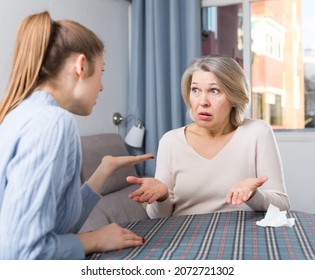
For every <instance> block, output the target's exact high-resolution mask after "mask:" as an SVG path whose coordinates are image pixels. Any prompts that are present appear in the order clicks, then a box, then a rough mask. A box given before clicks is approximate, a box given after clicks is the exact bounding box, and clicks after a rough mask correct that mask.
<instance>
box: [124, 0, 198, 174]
mask: <svg viewBox="0 0 315 280" xmlns="http://www.w3.org/2000/svg"><path fill="white" fill-rule="evenodd" d="M131 6H132V7H131V10H132V12H131V60H130V75H129V77H130V80H129V96H128V114H134V115H137V116H138V117H139V118H140V119H141V120H142V122H143V123H144V126H145V128H146V131H145V139H144V145H143V150H141V151H139V150H137V151H133V153H143V152H145V153H153V154H155V155H156V152H157V148H158V141H159V139H160V137H161V136H162V135H163V134H164V133H165V132H167V131H168V130H171V129H174V128H178V127H181V126H183V125H185V124H187V122H189V121H190V120H189V118H188V116H187V110H186V107H185V104H184V102H183V100H182V97H181V90H180V83H181V76H182V74H183V72H184V71H185V69H186V67H187V65H188V63H189V61H190V60H191V59H192V58H194V57H198V56H200V55H201V22H200V21H201V19H200V14H201V7H200V0H132V1H131ZM139 171H140V174H141V175H146V176H153V175H154V173H155V160H150V161H147V162H145V163H144V164H143V165H142V166H141V167H140V170H139Z"/></svg>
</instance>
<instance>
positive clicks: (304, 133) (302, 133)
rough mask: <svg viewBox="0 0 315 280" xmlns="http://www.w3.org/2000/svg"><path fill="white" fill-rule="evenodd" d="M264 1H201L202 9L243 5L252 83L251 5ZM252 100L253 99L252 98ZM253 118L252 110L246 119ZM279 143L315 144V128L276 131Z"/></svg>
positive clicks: (246, 59)
mask: <svg viewBox="0 0 315 280" xmlns="http://www.w3.org/2000/svg"><path fill="white" fill-rule="evenodd" d="M257 1H263V0H200V2H201V8H204V7H209V6H226V5H233V4H242V5H243V40H244V41H243V62H244V64H243V68H244V72H245V74H246V75H247V77H248V79H249V81H250V83H251V80H252V76H251V73H252V63H251V3H252V2H257ZM250 96H251V97H252V88H251V87H250ZM251 100H252V98H251ZM251 116H252V108H251V106H249V110H248V112H247V114H246V117H249V118H250V117H251ZM274 132H275V135H276V138H277V140H278V141H283V142H314V141H315V128H304V129H274Z"/></svg>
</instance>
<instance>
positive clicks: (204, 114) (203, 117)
mask: <svg viewBox="0 0 315 280" xmlns="http://www.w3.org/2000/svg"><path fill="white" fill-rule="evenodd" d="M198 117H199V119H200V120H209V119H210V118H211V117H212V115H211V114H210V113H207V112H201V113H199V114H198Z"/></svg>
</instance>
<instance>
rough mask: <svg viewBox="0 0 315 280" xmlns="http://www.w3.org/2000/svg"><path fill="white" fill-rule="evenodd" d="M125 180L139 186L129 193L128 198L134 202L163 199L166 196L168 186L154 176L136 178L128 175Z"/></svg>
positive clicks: (149, 201)
mask: <svg viewBox="0 0 315 280" xmlns="http://www.w3.org/2000/svg"><path fill="white" fill-rule="evenodd" d="M127 181H128V182H129V183H131V184H138V185H140V188H139V189H137V190H135V191H134V192H132V193H131V194H129V198H131V199H132V200H134V201H136V202H147V203H149V204H150V203H153V202H155V201H160V202H161V201H163V200H165V199H166V198H167V197H168V188H167V186H166V185H165V184H163V183H162V182H161V181H159V180H158V179H155V178H137V177H134V176H128V177H127Z"/></svg>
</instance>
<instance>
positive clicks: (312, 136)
mask: <svg viewBox="0 0 315 280" xmlns="http://www.w3.org/2000/svg"><path fill="white" fill-rule="evenodd" d="M275 134H276V139H277V142H278V145H279V150H280V154H281V158H282V162H283V170H284V176H285V180H286V186H287V191H288V195H289V198H290V200H291V208H292V209H293V210H298V211H305V212H309V213H315V171H314V167H315V133H314V132H312V131H300V132H294V131H287V132H276V133H275Z"/></svg>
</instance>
